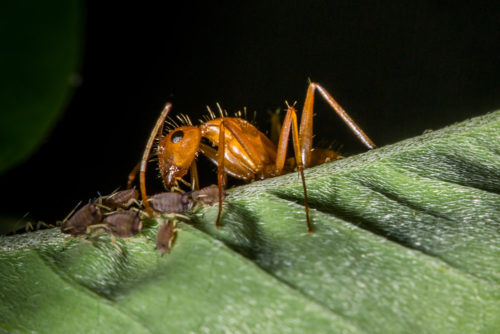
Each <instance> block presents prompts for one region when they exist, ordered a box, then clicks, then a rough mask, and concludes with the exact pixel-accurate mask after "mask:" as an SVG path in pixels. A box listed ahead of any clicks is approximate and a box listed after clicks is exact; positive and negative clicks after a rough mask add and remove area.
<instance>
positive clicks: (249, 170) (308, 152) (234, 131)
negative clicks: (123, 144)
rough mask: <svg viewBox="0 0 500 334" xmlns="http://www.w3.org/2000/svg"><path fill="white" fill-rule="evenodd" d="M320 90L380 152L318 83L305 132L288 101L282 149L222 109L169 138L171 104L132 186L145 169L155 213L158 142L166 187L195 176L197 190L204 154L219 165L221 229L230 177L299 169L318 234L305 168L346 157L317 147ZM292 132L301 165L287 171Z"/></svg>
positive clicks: (312, 87) (306, 111)
mask: <svg viewBox="0 0 500 334" xmlns="http://www.w3.org/2000/svg"><path fill="white" fill-rule="evenodd" d="M316 90H317V91H318V92H319V93H320V94H321V96H322V97H323V98H324V99H325V100H326V102H327V103H328V104H329V105H330V106H331V107H332V108H333V110H334V111H335V112H336V113H337V115H338V116H339V117H340V118H341V119H342V120H343V121H344V122H345V123H346V124H347V126H348V127H349V128H350V129H351V130H352V132H353V133H354V134H355V136H356V137H358V139H359V140H361V142H362V143H363V144H364V145H365V146H366V147H367V148H368V149H374V148H376V146H375V144H374V143H373V142H372V140H371V139H370V138H368V136H367V135H366V134H365V133H364V132H363V130H361V128H360V127H359V126H358V125H357V124H356V123H355V122H354V121H353V120H352V119H351V118H350V117H349V115H348V114H347V113H346V112H345V111H344V109H342V107H341V106H340V105H339V104H338V103H337V102H336V101H335V100H334V99H333V97H332V96H331V95H330V94H329V93H328V92H327V91H326V90H325V89H324V88H323V87H321V86H320V85H319V84H317V83H314V82H311V83H310V84H309V87H308V89H307V94H306V101H305V103H304V108H303V110H302V118H301V120H300V128H299V126H298V124H297V112H296V110H295V108H294V105H292V106H290V105H288V103H287V107H288V108H287V112H286V116H285V119H284V121H283V124H282V127H281V132H280V136H279V141H278V145H277V146H275V145H274V144H273V143H272V142H271V140H270V139H269V138H267V137H266V135H265V134H263V133H262V132H260V131H259V130H257V128H255V126H253V125H252V124H250V123H249V122H247V121H246V120H244V119H242V118H239V117H227V116H225V115H224V113H223V112H222V111H221V115H220V117H219V118H215V116H214V115H213V113H212V112H211V115H212V119H210V120H207V121H205V122H202V124H200V125H199V126H193V125H192V124H191V122H190V121H189V119H186V123H187V125H185V126H176V128H174V129H172V130H171V131H170V132H169V133H168V134H167V135H164V134H163V125H164V123H165V119H166V117H167V115H168V114H169V112H170V109H171V108H172V104H171V103H167V104H166V105H165V107H164V109H163V111H162V112H161V114H160V117H159V118H158V120H157V121H156V124H155V126H154V128H153V131H152V132H151V135H150V136H149V140H148V142H147V144H146V147H145V150H144V154H143V156H142V160H141V161H140V163H139V165H138V166H136V168H134V170H133V171H132V172H131V173H130V175H129V186H130V185H131V183H132V182H133V180H134V179H135V177H136V175H137V170H138V169H139V182H140V190H141V196H142V200H143V202H144V206H145V208H146V210H147V212H148V213H149V214H152V209H151V206H150V204H149V203H148V197H147V193H146V167H147V163H148V159H149V156H150V151H151V148H152V146H153V143H154V141H155V139H156V138H157V139H158V142H157V143H158V144H157V147H156V155H157V156H158V165H159V170H160V174H161V177H162V179H163V183H164V184H165V186H166V187H173V186H176V185H177V181H178V180H180V181H183V182H185V181H184V180H183V179H182V178H183V177H184V176H185V175H186V174H187V173H188V172H190V176H191V186H192V188H193V189H195V188H196V189H197V188H198V172H197V167H196V161H195V157H196V156H197V155H198V153H199V152H201V153H202V154H204V155H205V156H206V157H208V159H209V160H211V161H212V162H213V163H214V164H215V165H216V166H217V185H218V188H219V200H218V203H219V211H218V214H217V220H216V223H215V226H216V227H217V228H220V219H221V212H222V196H223V194H224V191H223V188H224V180H225V174H226V173H227V174H229V175H230V176H233V177H235V178H238V179H241V180H244V181H246V182H250V181H252V180H256V179H265V178H269V177H274V176H278V175H282V174H286V173H289V172H291V171H293V170H298V172H299V174H300V177H301V180H302V187H303V189H304V207H305V212H306V221H307V230H308V232H309V233H312V231H313V229H312V225H311V220H310V218H309V204H308V200H307V188H306V182H305V178H304V168H308V167H312V166H316V165H319V164H322V163H324V162H326V161H329V160H332V159H335V158H339V157H340V156H339V155H338V154H337V153H335V152H333V151H331V150H327V149H313V146H312V141H313V105H314V92H315V91H316ZM290 129H291V130H292V139H293V148H294V153H295V161H294V163H293V166H291V167H287V168H286V169H285V160H286V154H287V148H288V141H289V137H290ZM202 138H205V139H207V140H208V141H209V142H210V143H211V144H212V145H213V146H215V148H214V147H212V146H210V145H207V144H205V143H202V142H201V140H202Z"/></svg>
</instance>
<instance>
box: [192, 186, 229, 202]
mask: <svg viewBox="0 0 500 334" xmlns="http://www.w3.org/2000/svg"><path fill="white" fill-rule="evenodd" d="M225 196H226V194H225V193H224V192H223V193H222V199H224V197H225ZM191 198H192V199H193V200H195V201H197V202H201V203H203V204H207V205H213V204H215V203H217V202H218V201H219V187H217V185H216V184H212V185H210V186H208V187H205V188H201V189H200V190H196V191H193V192H192V193H191Z"/></svg>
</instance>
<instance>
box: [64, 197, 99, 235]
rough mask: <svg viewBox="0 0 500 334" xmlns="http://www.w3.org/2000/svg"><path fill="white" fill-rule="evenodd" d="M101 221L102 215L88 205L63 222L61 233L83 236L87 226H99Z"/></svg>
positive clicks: (95, 208)
mask: <svg viewBox="0 0 500 334" xmlns="http://www.w3.org/2000/svg"><path fill="white" fill-rule="evenodd" d="M101 219H102V214H101V211H100V209H99V208H98V207H97V206H95V205H94V204H93V203H88V204H86V205H84V206H82V207H81V208H80V209H79V210H78V211H76V212H75V214H74V215H72V216H71V217H70V218H69V219H67V220H65V221H64V222H63V224H62V226H61V232H62V233H67V234H71V235H80V234H84V233H86V231H87V227H88V226H90V225H95V224H99V223H100V222H101Z"/></svg>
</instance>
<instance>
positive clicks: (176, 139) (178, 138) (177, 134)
mask: <svg viewBox="0 0 500 334" xmlns="http://www.w3.org/2000/svg"><path fill="white" fill-rule="evenodd" d="M183 137H184V132H183V131H182V130H179V131H176V132H174V133H173V134H172V137H171V138H170V140H171V141H172V143H174V144H175V143H178V142H179V141H181V140H182V138H183Z"/></svg>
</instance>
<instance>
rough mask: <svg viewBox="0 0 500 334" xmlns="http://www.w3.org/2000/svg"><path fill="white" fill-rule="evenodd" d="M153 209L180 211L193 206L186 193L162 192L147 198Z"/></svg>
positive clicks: (167, 211) (170, 211) (171, 211)
mask: <svg viewBox="0 0 500 334" xmlns="http://www.w3.org/2000/svg"><path fill="white" fill-rule="evenodd" d="M149 203H150V204H151V206H152V207H153V209H154V210H156V211H158V212H165V213H182V212H185V211H187V210H189V209H191V208H192V207H193V201H192V200H191V199H190V198H189V196H188V194H181V193H177V192H164V193H159V194H156V195H154V196H152V197H150V198H149Z"/></svg>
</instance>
